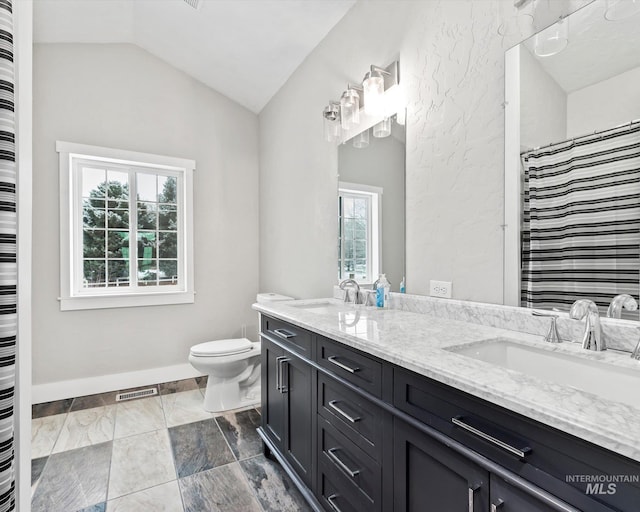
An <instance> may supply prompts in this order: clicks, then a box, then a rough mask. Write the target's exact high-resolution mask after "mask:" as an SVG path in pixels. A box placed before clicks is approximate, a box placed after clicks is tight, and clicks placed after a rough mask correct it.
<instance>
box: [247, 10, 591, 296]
mask: <svg viewBox="0 0 640 512" xmlns="http://www.w3.org/2000/svg"><path fill="white" fill-rule="evenodd" d="M565 3H566V2H565ZM574 3H575V2H574ZM582 3H584V2H582ZM557 4H560V2H557V3H556V4H554V6H557ZM566 4H567V8H569V4H570V3H566ZM531 5H532V4H529V7H531ZM545 5H546V3H543V4H542V5H541V6H540V7H539V12H537V13H536V19H538V20H544V19H545V17H546V18H548V19H547V20H546V21H549V20H550V19H552V18H553V17H554V16H555V13H553V15H551V14H549V13H546V12H545V10H544V9H545ZM573 7H575V6H573V5H572V8H573ZM548 14H549V15H548ZM547 15H548V16H547ZM541 23H542V21H541ZM532 32H533V28H532V24H531V18H530V17H529V16H526V13H524V12H519V11H517V10H516V9H515V8H514V6H513V1H512V0H487V1H471V0H441V1H435V0H434V1H421V2H416V1H399V0H394V1H368V2H359V3H358V4H357V5H356V6H355V7H354V8H353V9H352V10H351V11H350V12H349V13H347V15H346V16H345V17H344V18H343V20H342V21H341V22H340V23H339V24H338V25H337V26H336V27H335V28H334V30H333V31H332V32H330V33H329V35H328V36H327V37H326V38H325V39H324V40H323V41H322V42H321V43H320V44H319V45H318V47H317V48H316V49H315V51H314V52H313V53H312V54H311V55H310V56H309V57H308V58H307V60H306V61H305V62H304V63H303V64H302V65H301V66H300V67H299V68H298V70H297V71H296V73H294V75H293V76H292V77H291V78H290V80H289V81H288V82H287V83H286V84H285V86H284V87H283V88H282V89H281V90H280V91H279V93H278V94H277V95H276V96H275V97H274V99H273V100H272V101H271V102H270V103H269V104H268V105H267V107H265V109H264V110H263V111H262V112H261V114H260V116H259V117H260V288H261V289H262V290H273V291H279V292H282V293H287V294H290V295H295V296H298V297H319V296H327V295H328V294H330V292H331V285H332V284H334V282H335V268H336V261H335V258H336V250H335V243H336V237H337V229H336V221H335V211H336V188H337V157H336V148H335V147H332V146H330V145H328V144H326V143H324V142H323V140H322V116H321V112H322V108H323V107H324V106H325V105H326V104H327V103H328V101H329V100H330V99H337V98H339V96H340V94H341V93H342V91H343V90H344V89H345V87H346V84H347V82H348V81H352V82H355V81H358V80H361V79H362V76H363V75H364V73H365V72H366V71H367V69H368V67H369V65H370V64H377V65H381V66H386V65H387V64H389V63H390V62H391V61H393V60H394V59H399V60H400V67H401V81H402V83H403V84H404V87H405V90H406V93H407V98H408V107H407V110H408V115H407V178H406V179H407V197H406V201H407V220H406V227H407V291H408V292H409V293H419V294H426V293H428V289H429V280H430V279H438V280H448V281H452V282H453V296H454V297H455V298H459V299H470V300H477V301H486V302H494V303H500V302H502V279H503V276H502V274H503V270H502V250H503V233H502V227H501V224H502V223H503V172H504V171H503V145H504V143H503V135H504V119H503V116H504V110H503V105H502V103H503V101H504V50H505V49H506V48H509V47H510V46H512V45H514V44H516V43H518V42H520V41H521V40H522V39H524V38H525V37H527V36H529V35H530V34H531V33H532ZM309 269H313V271H309Z"/></svg>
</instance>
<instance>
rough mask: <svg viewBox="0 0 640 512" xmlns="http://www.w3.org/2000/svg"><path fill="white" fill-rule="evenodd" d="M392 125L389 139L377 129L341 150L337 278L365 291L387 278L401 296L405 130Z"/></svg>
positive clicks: (403, 247) (359, 137)
mask: <svg viewBox="0 0 640 512" xmlns="http://www.w3.org/2000/svg"><path fill="white" fill-rule="evenodd" d="M389 122H390V126H389V129H390V133H389V134H388V135H387V134H386V132H384V131H383V132H382V133H381V132H380V131H379V130H376V127H375V126H374V127H372V128H370V129H369V130H368V131H367V136H366V137H363V136H362V135H361V134H358V135H356V136H355V137H354V138H352V139H350V140H347V141H346V142H345V143H344V144H341V145H340V146H338V173H339V183H338V198H339V209H338V222H339V240H338V278H339V280H343V279H349V278H351V279H355V280H356V281H357V282H358V283H360V284H361V285H363V286H367V285H371V284H372V283H373V282H374V281H375V280H376V279H377V278H378V274H379V273H385V274H386V277H387V279H388V280H389V282H390V283H391V290H392V291H396V292H397V291H399V289H400V283H401V281H402V280H403V279H404V273H405V267H404V265H405V127H404V125H401V124H399V123H398V122H397V120H396V117H395V116H394V117H392V118H390V119H389ZM374 130H375V132H374ZM368 132H371V133H368ZM374 134H382V135H385V136H383V137H376V136H374Z"/></svg>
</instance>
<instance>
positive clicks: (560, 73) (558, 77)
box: [525, 2, 640, 93]
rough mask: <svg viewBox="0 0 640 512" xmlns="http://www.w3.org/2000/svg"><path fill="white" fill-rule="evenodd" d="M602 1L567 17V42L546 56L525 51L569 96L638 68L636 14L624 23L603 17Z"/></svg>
mask: <svg viewBox="0 0 640 512" xmlns="http://www.w3.org/2000/svg"><path fill="white" fill-rule="evenodd" d="M605 9H606V2H593V3H591V4H589V5H587V6H585V7H583V8H582V9H580V10H579V11H577V12H575V13H573V14H572V15H571V16H569V17H568V18H567V20H568V21H569V43H568V44H567V46H566V48H565V49H564V50H562V51H561V52H560V53H557V54H556V55H552V56H550V57H536V56H535V53H534V50H533V47H534V38H533V37H532V38H530V39H528V40H527V41H525V46H526V48H527V49H528V50H529V52H530V53H531V54H532V55H533V56H534V57H535V58H536V59H537V60H538V62H539V63H540V65H541V66H542V67H543V68H544V70H545V71H546V72H547V73H548V74H549V75H551V76H552V77H553V78H554V80H555V81H556V83H557V84H558V85H559V86H560V87H562V89H564V91H565V92H567V93H570V92H573V91H576V90H579V89H582V88H584V87H587V86H589V85H592V84H595V83H598V82H601V81H603V80H606V79H608V78H611V77H614V76H616V75H619V74H621V73H624V72H625V71H628V70H630V69H633V68H637V67H639V66H640V51H638V48H640V13H639V14H635V15H634V16H631V17H629V18H627V19H624V20H619V21H608V20H606V19H605V18H604V13H605Z"/></svg>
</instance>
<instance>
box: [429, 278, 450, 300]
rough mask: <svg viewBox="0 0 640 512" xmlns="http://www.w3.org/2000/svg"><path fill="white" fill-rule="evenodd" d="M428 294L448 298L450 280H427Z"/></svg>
mask: <svg viewBox="0 0 640 512" xmlns="http://www.w3.org/2000/svg"><path fill="white" fill-rule="evenodd" d="M429 295H431V297H443V298H445V299H450V298H451V281H429Z"/></svg>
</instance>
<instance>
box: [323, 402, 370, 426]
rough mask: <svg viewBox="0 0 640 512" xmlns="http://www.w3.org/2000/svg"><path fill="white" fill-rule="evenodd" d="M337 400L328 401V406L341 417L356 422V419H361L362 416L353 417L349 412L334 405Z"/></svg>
mask: <svg viewBox="0 0 640 512" xmlns="http://www.w3.org/2000/svg"><path fill="white" fill-rule="evenodd" d="M338 402H339V401H338V400H331V401H330V402H329V407H331V408H332V409H333V410H334V411H336V412H337V413H338V414H339V415H340V416H342V417H343V418H346V419H347V420H349V421H350V422H351V423H356V422H357V421H360V420H361V419H362V418H360V416H356V417H355V418H354V417H353V416H351V415H350V414H348V413H346V412H344V411H343V410H342V409H340V407H338V406H337V405H336V404H337V403H338Z"/></svg>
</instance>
